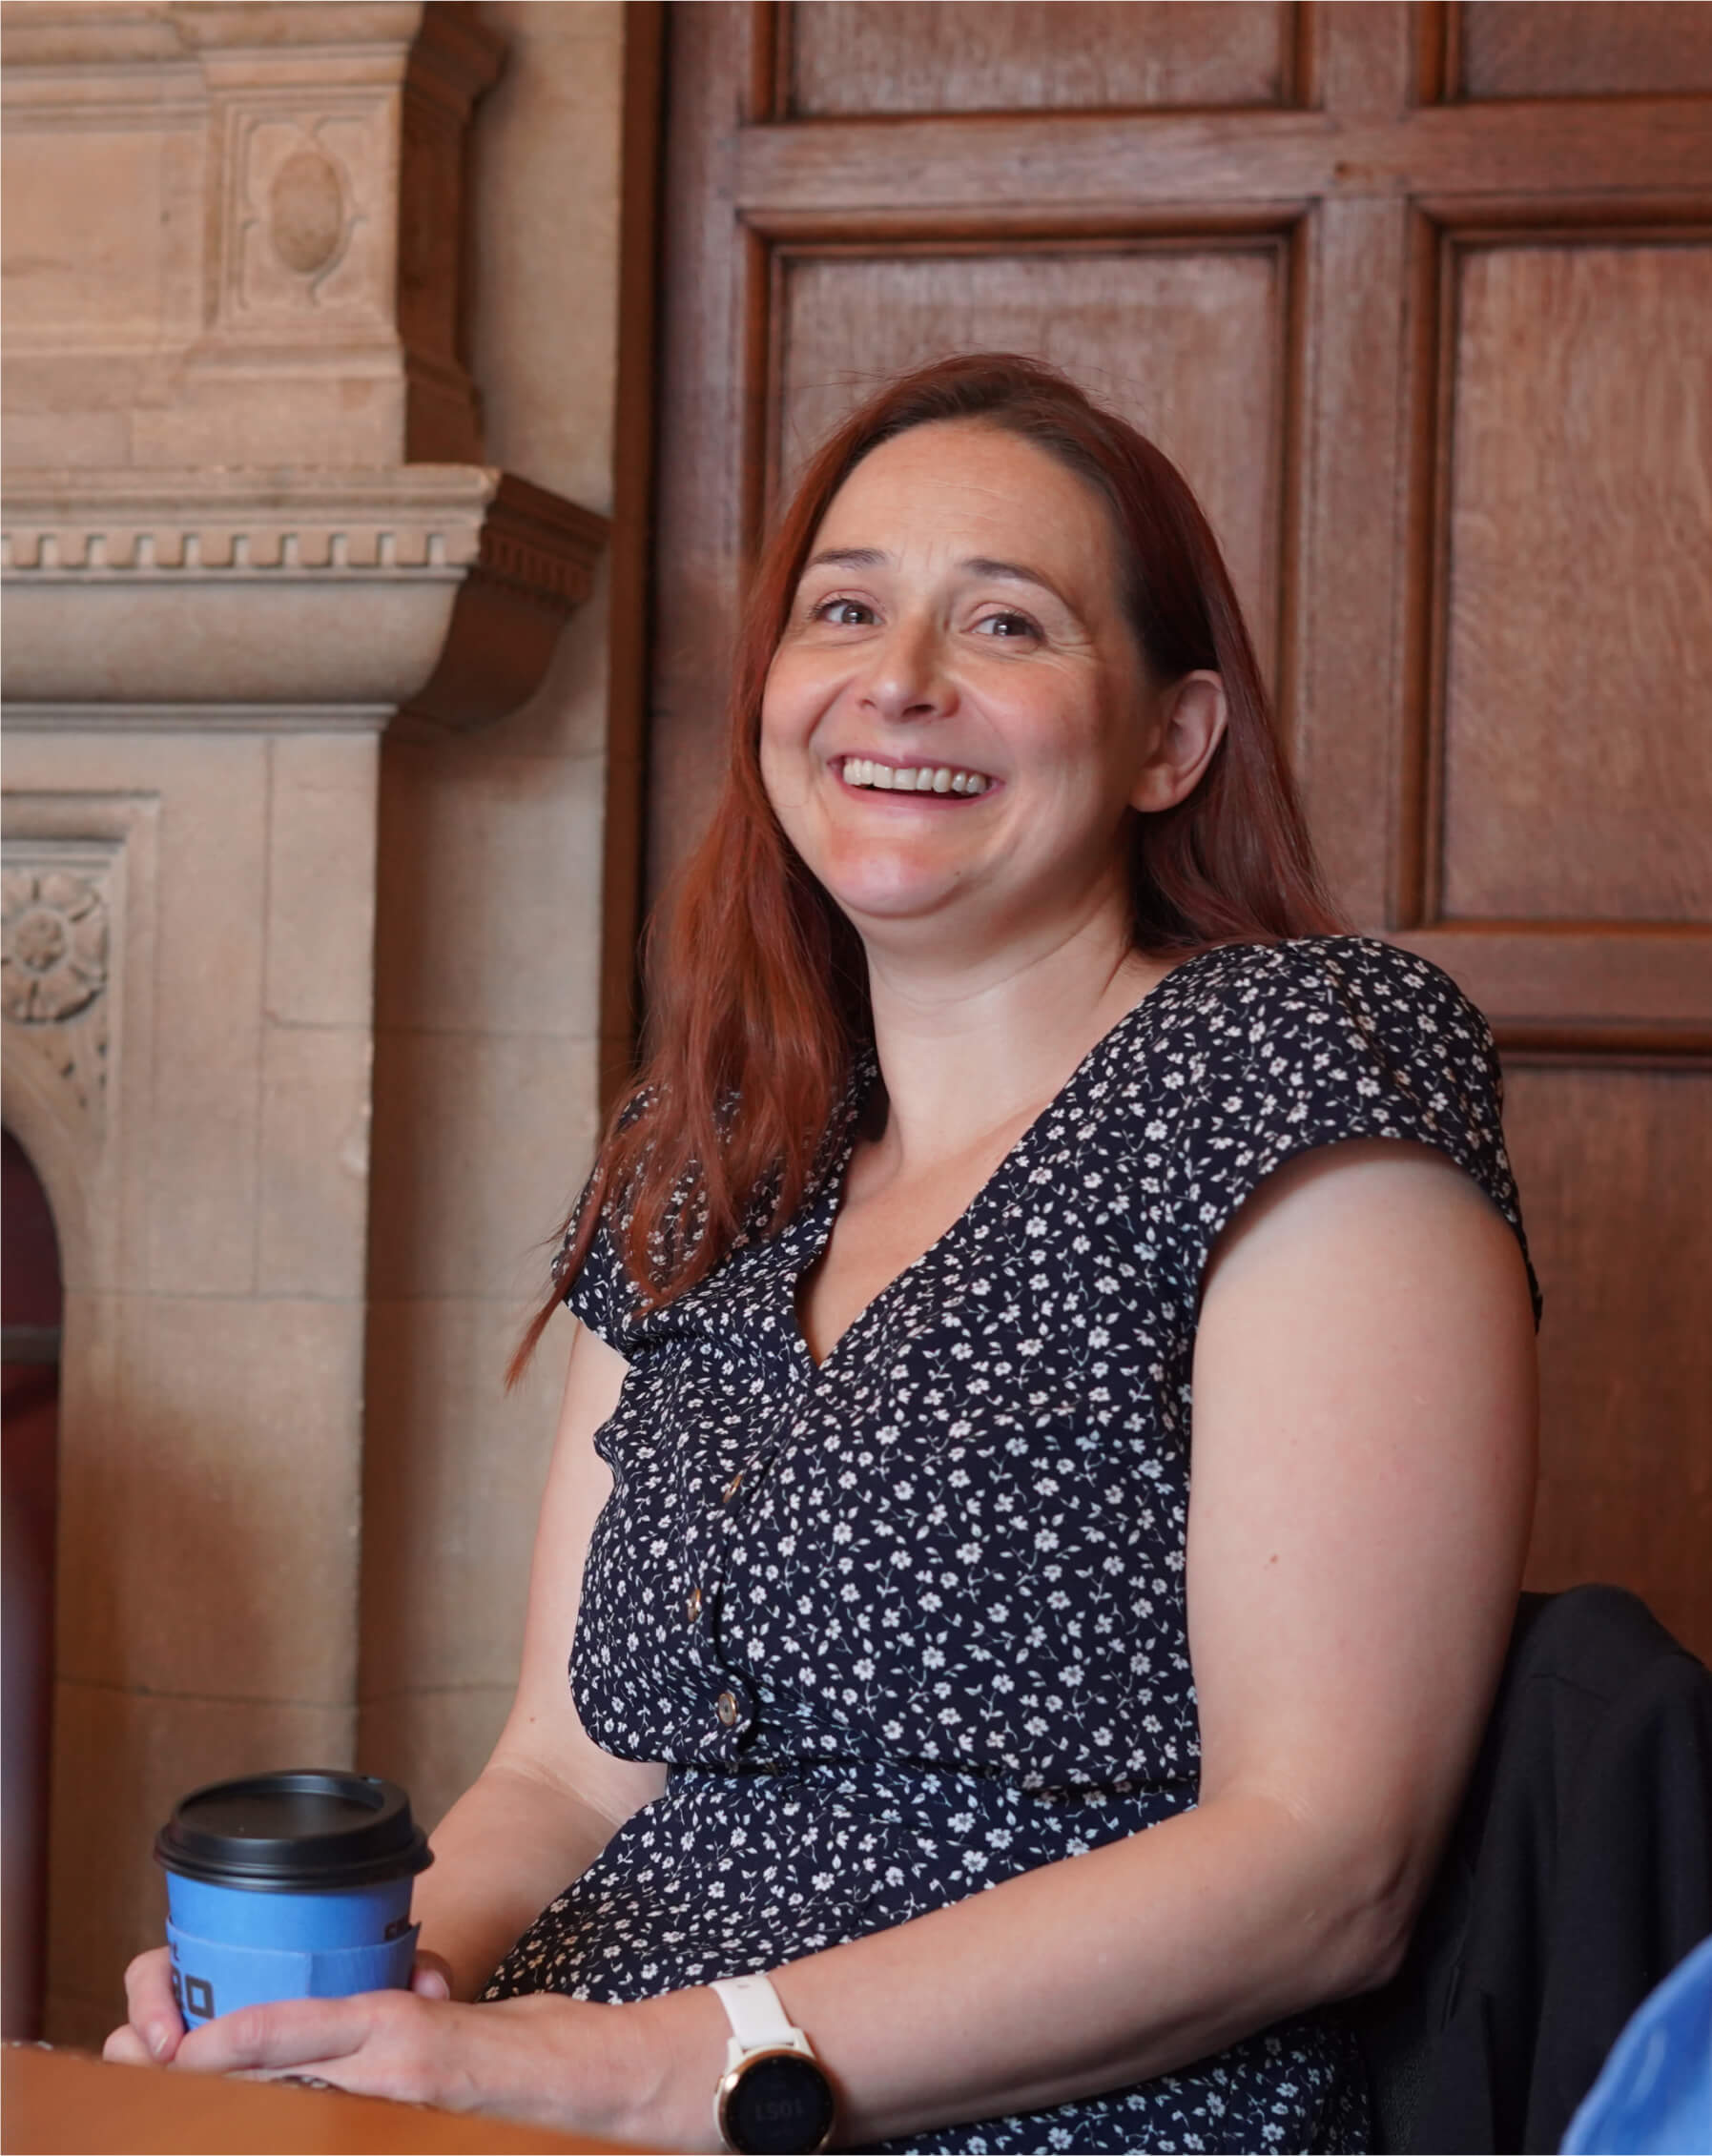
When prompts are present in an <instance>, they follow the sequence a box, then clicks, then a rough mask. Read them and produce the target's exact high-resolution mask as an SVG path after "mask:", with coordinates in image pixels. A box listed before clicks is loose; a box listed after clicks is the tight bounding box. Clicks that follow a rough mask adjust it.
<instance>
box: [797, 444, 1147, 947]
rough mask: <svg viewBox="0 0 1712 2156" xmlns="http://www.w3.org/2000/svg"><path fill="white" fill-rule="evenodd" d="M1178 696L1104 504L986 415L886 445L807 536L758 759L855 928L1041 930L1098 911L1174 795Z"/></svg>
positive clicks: (1121, 930) (1000, 935)
mask: <svg viewBox="0 0 1712 2156" xmlns="http://www.w3.org/2000/svg"><path fill="white" fill-rule="evenodd" d="M1167 701H1168V700H1167V699H1165V698H1162V697H1161V696H1160V694H1159V693H1158V692H1157V691H1156V690H1155V689H1154V688H1152V687H1151V685H1150V684H1149V682H1148V679H1147V674H1146V669H1145V666H1144V663H1143V660H1142V655H1141V651H1140V649H1139V647H1138V645H1137V642H1136V637H1135V633H1134V631H1133V629H1132V628H1131V626H1130V625H1129V622H1128V620H1127V619H1126V617H1125V614H1124V606H1123V600H1122V596H1121V590H1120V579H1119V574H1118V561H1117V548H1116V543H1115V539H1114V535H1113V530H1112V524H1111V520H1110V516H1109V513H1108V511H1107V509H1106V506H1105V504H1104V501H1103V500H1102V499H1101V498H1100V496H1099V495H1098V494H1096V493H1095V492H1094V490H1093V489H1092V488H1091V487H1090V486H1089V485H1088V484H1087V483H1085V482H1084V481H1083V480H1082V479H1080V478H1078V477H1077V476H1076V475H1075V474H1074V473H1073V472H1071V471H1070V470H1068V469H1067V468H1066V467H1065V466H1064V465H1063V464H1062V463H1061V462H1059V461H1058V460H1057V459H1056V458H1055V457H1053V456H1050V455H1049V454H1048V453H1047V452H1046V451H1045V450H1043V449H1041V448H1038V447H1036V446H1035V444H1033V443H1032V442H1029V441H1023V440H1022V439H1021V437H1019V436H1017V435H1013V434H1010V433H1008V432H1005V431H1004V430H1002V429H1001V428H999V427H997V426H994V425H991V424H984V423H982V422H980V421H939V422H935V423H933V424H930V425H925V426H919V427H916V428H913V429H912V430H911V431H910V432H908V433H906V434H903V435H899V436H897V437H896V438H895V439H894V440H893V441H888V442H885V443H883V444H882V445H881V446H880V447H879V448H877V449H876V450H874V451H873V452H872V453H871V454H870V455H869V456H868V457H866V458H865V459H864V460H863V462H861V463H860V464H858V465H857V467H856V470H855V471H854V472H853V473H852V474H851V476H850V477H849V479H847V480H846V481H845V483H844V484H843V486H842V487H841V488H840V489H839V491H838V493H837V494H836V496H835V498H834V500H833V503H832V505H831V507H830V508H829V509H828V511H827V513H826V516H825V519H824V520H823V522H822V524H821V526H820V529H819V530H818V531H817V532H816V533H815V539H814V542H813V544H812V545H811V547H810V550H809V560H808V564H807V566H806V567H805V569H804V571H803V574H802V577H801V580H800V582H799V584H798V585H797V589H796V593H795V597H794V602H793V605H792V608H791V615H790V619H789V621H788V623H787V625H786V627H785V631H784V634H783V637H782V638H781V640H780V643H779V647H778V649H777V651H776V652H775V654H774V656H773V666H772V668H771V670H770V672H769V674H768V679H767V688H766V692H765V696H764V699H763V703H762V711H761V745H760V746H761V771H762V776H763V778H764V780H765V782H766V787H767V791H768V794H769V797H770V798H771V800H772V802H773V809H774V811H775V812H776V814H777V816H778V818H779V821H780V823H781V824H782V825H783V827H784V830H785V832H786V834H787V836H788V837H789V838H790V839H791V841H792V843H793V845H794V847H795V848H796V850H797V852H799V853H800V854H801V856H802V858H803V860H804V861H805V862H806V863H807V865H808V867H809V868H810V869H811V870H812V871H813V873H814V874H815V876H816V877H817V878H818V880H819V881H820V883H821V884H822V886H823V887H824V888H825V889H826V891H827V892H828V893H830V894H831V896H832V897H833V899H834V900H835V903H836V904H837V905H838V906H839V907H840V908H841V909H842V910H843V911H844V913H845V914H847V915H848V916H849V917H850V919H851V920H852V921H853V923H854V924H855V926H856V929H857V931H858V932H859V933H860V934H862V935H863V937H864V940H867V941H869V942H871V943H872V942H873V941H874V939H875V938H878V939H880V940H881V941H897V940H898V939H899V938H904V937H907V936H908V935H909V933H910V929H911V925H912V924H931V925H932V927H933V929H934V932H935V933H936V934H939V935H955V938H956V940H957V941H958V942H959V945H960V944H963V943H964V942H966V941H967V940H968V938H969V937H970V936H971V935H973V936H974V937H975V939H976V940H977V941H978V942H980V943H983V944H985V943H990V942H992V941H993V940H994V939H998V940H999V941H1000V942H1002V941H1004V940H1005V939H1007V938H1008V939H1017V938H1021V939H1023V940H1025V941H1029V942H1034V941H1038V940H1039V939H1040V938H1041V937H1042V935H1044V936H1046V937H1050V936H1051V935H1052V934H1054V933H1055V932H1056V930H1057V928H1058V926H1059V925H1060V924H1062V926H1063V927H1064V928H1065V929H1071V928H1074V927H1076V926H1078V925H1080V924H1081V923H1083V922H1084V921H1086V920H1088V919H1089V918H1090V917H1092V916H1093V915H1095V914H1099V913H1100V912H1101V910H1102V909H1109V910H1110V912H1111V914H1112V917H1113V920H1114V923H1115V924H1118V928H1117V933H1118V934H1121V935H1126V934H1127V902H1126V899H1125V895H1124V852H1125V846H1124V825H1125V822H1126V819H1127V815H1128V811H1130V809H1131V808H1132V806H1133V807H1142V808H1146V807H1159V806H1164V801H1163V800H1162V799H1160V798H1159V797H1158V796H1159V793H1160V774H1159V771H1158V770H1157V768H1156V764H1157V757H1156V751H1157V749H1158V747H1159V743H1160V739H1161V734H1162V728H1164V729H1165V731H1167V732H1168V730H1169V729H1168V727H1165V706H1166V703H1167Z"/></svg>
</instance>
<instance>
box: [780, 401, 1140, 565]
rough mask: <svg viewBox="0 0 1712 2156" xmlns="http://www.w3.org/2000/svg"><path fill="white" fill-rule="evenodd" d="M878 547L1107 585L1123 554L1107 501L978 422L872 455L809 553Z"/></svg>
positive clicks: (933, 430) (910, 436) (935, 428)
mask: <svg viewBox="0 0 1712 2156" xmlns="http://www.w3.org/2000/svg"><path fill="white" fill-rule="evenodd" d="M858 546H861V547H875V548H877V549H879V550H880V551H882V552H884V553H887V554H890V555H894V556H896V557H897V558H899V559H900V560H901V559H907V558H910V557H912V556H919V555H922V554H938V553H939V552H942V551H943V552H949V553H953V554H956V555H965V554H966V555H971V556H988V557H993V558H997V559H1000V560H1003V561H1017V562H1022V563H1026V564H1027V565H1030V566H1033V567H1039V568H1042V569H1044V570H1046V571H1048V572H1049V573H1052V574H1054V575H1055V577H1056V575H1059V574H1068V575H1071V576H1073V577H1074V578H1075V580H1076V581H1077V582H1078V583H1086V582H1089V581H1092V582H1095V583H1099V584H1103V585H1110V584H1111V583H1112V582H1113V580H1114V576H1115V567H1116V547H1115V544H1114V542H1113V535H1112V527H1111V518H1110V514H1109V512H1108V510H1107V508H1106V505H1105V503H1104V500H1103V499H1102V497H1101V496H1100V495H1099V494H1098V493H1096V491H1095V490H1094V488H1093V487H1092V486H1090V485H1089V483H1087V481H1085V480H1083V479H1082V478H1081V477H1079V476H1078V474H1076V473H1075V472H1073V471H1071V470H1070V469H1069V468H1068V467H1067V466H1066V465H1064V464H1062V463H1061V462H1059V460H1058V459H1057V458H1056V457H1054V456H1052V455H1051V454H1050V452H1048V451H1047V450H1045V449H1042V448H1041V447H1040V446H1039V445H1038V444H1037V443H1035V442H1032V441H1024V440H1023V439H1022V438H1021V436H1020V435H1015V434H1011V433H1009V432H1008V431H1007V430H1006V429H1004V428H1002V427H999V426H994V425H992V424H990V423H986V422H983V421H979V420H951V421H934V422H932V423H931V424H928V425H925V426H918V427H912V428H911V429H910V430H909V432H908V433H907V434H900V435H897V436H895V437H894V438H893V439H892V440H891V441H885V442H882V443H881V444H880V446H879V447H878V448H877V449H875V450H872V451H871V452H870V453H869V454H868V456H866V457H865V458H864V459H863V460H862V462H860V463H859V464H858V465H857V466H856V470H855V471H854V472H852V473H851V475H850V477H849V478H848V479H847V480H846V481H845V482H844V483H843V485H842V486H841V487H840V488H839V489H838V491H837V493H836V494H835V495H834V497H833V499H832V501H831V503H829V504H828V507H827V511H826V515H825V516H824V517H823V518H822V519H821V522H820V527H819V529H818V530H817V531H816V532H815V539H814V544H813V547H812V548H811V551H812V552H817V551H820V550H822V549H824V548H827V547H858Z"/></svg>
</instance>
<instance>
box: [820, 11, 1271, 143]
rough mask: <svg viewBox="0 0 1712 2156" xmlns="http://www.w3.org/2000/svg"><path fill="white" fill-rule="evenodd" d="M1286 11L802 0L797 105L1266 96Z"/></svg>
mask: <svg viewBox="0 0 1712 2156" xmlns="http://www.w3.org/2000/svg"><path fill="white" fill-rule="evenodd" d="M1295 12H1296V10H1295V9H1294V8H1293V7H1290V6H1280V5H1274V4H1272V0H1211V4H1210V5H1209V4H1207V0H1007V4H1006V5H1004V6H1000V7H994V6H989V5H987V4H986V0H919V4H918V0H807V5H799V6H796V7H794V8H792V9H791V10H790V11H789V17H788V24H787V29H786V38H787V51H788V62H787V66H788V80H789V85H790V96H789V106H788V110H789V112H790V113H791V114H792V115H793V116H795V117H809V116H811V115H815V116H834V115H836V116H839V117H844V116H856V115H858V114H864V113H1020V112H1046V111H1058V112H1090V111H1110V110H1114V109H1116V110H1136V111H1140V110H1145V109H1146V108H1148V107H1159V106H1162V105H1177V106H1182V105H1275V104H1278V103H1280V102H1281V101H1283V100H1284V99H1286V98H1287V97H1288V96H1289V76H1290V72H1291V70H1290V53H1291V49H1292V46H1293V43H1294V37H1295V22H1294V18H1295Z"/></svg>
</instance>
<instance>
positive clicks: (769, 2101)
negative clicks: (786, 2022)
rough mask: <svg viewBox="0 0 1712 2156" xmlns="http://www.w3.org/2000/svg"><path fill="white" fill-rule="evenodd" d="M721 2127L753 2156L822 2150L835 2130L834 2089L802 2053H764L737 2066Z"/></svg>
mask: <svg viewBox="0 0 1712 2156" xmlns="http://www.w3.org/2000/svg"><path fill="white" fill-rule="evenodd" d="M720 2123H721V2125H723V2126H724V2128H725V2133H726V2139H727V2140H728V2141H729V2142H730V2143H731V2145H732V2147H733V2148H739V2149H745V2150H749V2151H752V2152H753V2156H789V2152H790V2151H792V2150H796V2151H801V2150H804V2149H813V2148H818V2147H819V2146H820V2145H821V2143H822V2142H824V2141H825V2139H826V2137H827V2135H828V2134H829V2133H831V2131H832V2129H833V2087H832V2084H831V2082H829V2081H828V2080H827V2078H826V2076H825V2074H823V2073H822V2072H821V2070H820V2068H819V2067H818V2066H817V2065H816V2064H815V2062H814V2060H813V2059H809V2058H805V2057H804V2055H803V2054H802V2053H801V2052H800V2051H763V2052H761V2053H760V2054H759V2055H758V2056H757V2057H755V2058H753V2059H748V2060H745V2062H744V2063H743V2064H742V2065H741V2066H739V2067H738V2069H737V2077H736V2086H735V2087H734V2088H732V2090H731V2091H730V2093H729V2094H728V2095H727V2097H726V2099H725V2102H724V2104H723V2105H722V2106H721V2118H720Z"/></svg>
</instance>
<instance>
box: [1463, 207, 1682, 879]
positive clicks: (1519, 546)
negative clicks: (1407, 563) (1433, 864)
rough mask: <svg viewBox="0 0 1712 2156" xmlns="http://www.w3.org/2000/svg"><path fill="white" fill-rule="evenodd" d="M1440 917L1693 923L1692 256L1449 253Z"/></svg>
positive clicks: (1588, 249) (1554, 249)
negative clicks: (1450, 388) (1450, 400)
mask: <svg viewBox="0 0 1712 2156" xmlns="http://www.w3.org/2000/svg"><path fill="white" fill-rule="evenodd" d="M1454 262H1455V264H1456V277H1455V285H1456V291H1455V306H1456V313H1455V323H1456V327H1455V335H1454V350H1453V352H1452V354H1451V357H1450V361H1449V363H1450V365H1451V367H1452V369H1453V379H1454V411H1453V420H1452V448H1451V455H1452V470H1451V484H1450V498H1449V560H1448V570H1447V575H1448V593H1449V615H1448V628H1447V648H1446V654H1445V667H1444V682H1445V688H1444V708H1443V718H1442V749H1441V752H1442V774H1443V776H1442V798H1443V838H1442V849H1443V851H1442V889H1441V893H1440V898H1441V905H1442V911H1443V914H1445V915H1446V916H1447V917H1452V918H1455V917H1462V918H1471V917H1474V918H1478V917H1487V918H1492V917H1499V918H1511V917H1514V918H1521V919H1534V920H1554V919H1556V920H1565V919H1596V920H1612V921H1689V920H1695V919H1704V918H1706V917H1707V916H1708V915H1712V606H1708V604H1707V594H1708V593H1709V592H1712V458H1709V453H1708V445H1709V444H1712V368H1709V367H1708V364H1707V355H1708V353H1712V248H1709V247H1707V246H1706V245H1704V244H1698V245H1697V244H1686V243H1685V244H1681V245H1652V244H1645V245H1643V244H1630V245H1624V244H1598V245H1595V244H1583V243H1575V244H1563V245H1538V244H1521V245H1502V246H1498V245H1494V246H1477V247H1470V248H1466V249H1459V250H1457V252H1456V254H1455V256H1454Z"/></svg>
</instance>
